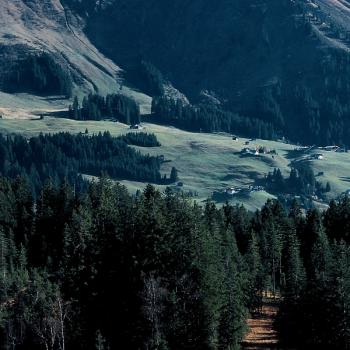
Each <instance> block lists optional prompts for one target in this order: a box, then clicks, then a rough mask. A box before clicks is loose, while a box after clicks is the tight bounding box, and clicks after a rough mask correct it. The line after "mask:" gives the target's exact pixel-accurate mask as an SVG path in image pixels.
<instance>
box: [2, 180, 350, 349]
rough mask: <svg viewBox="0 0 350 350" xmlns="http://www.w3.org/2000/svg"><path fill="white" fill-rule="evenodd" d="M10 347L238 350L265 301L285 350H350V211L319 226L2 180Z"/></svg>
mask: <svg viewBox="0 0 350 350" xmlns="http://www.w3.org/2000/svg"><path fill="white" fill-rule="evenodd" d="M0 208H1V210H0V213H1V216H0V252H1V254H0V268H1V274H0V327H1V337H0V339H1V340H0V341H1V349H29V348H30V349H34V348H35V349H52V350H55V349H164V350H165V349H198V350H199V349H218V350H219V349H222V350H227V349H239V348H240V342H241V340H242V337H243V336H244V334H245V332H246V326H245V321H246V318H247V317H248V314H249V313H251V312H256V311H258V310H259V308H260V306H261V303H262V295H263V292H264V291H270V292H271V293H273V294H276V295H281V299H280V300H281V308H280V313H279V315H278V318H277V325H276V326H277V328H278V330H279V333H280V338H281V340H282V342H283V345H286V346H293V347H295V348H297V349H310V348H315V347H317V348H327V349H330V348H332V349H339V350H340V349H341V350H344V349H347V348H348V347H349V344H350V337H349V322H350V300H349V295H350V269H349V266H350V265H349V259H350V249H349V242H350V226H349V223H348V217H349V215H350V199H349V198H348V197H344V198H343V199H342V200H341V201H340V202H339V203H337V202H332V203H331V205H330V208H329V209H328V210H327V211H326V212H325V213H324V214H321V213H320V212H318V211H317V210H310V211H309V212H307V213H306V214H303V213H302V211H301V209H300V207H299V206H298V203H297V202H295V203H294V204H293V206H292V208H291V209H290V210H289V211H286V210H285V209H284V208H283V207H282V206H281V204H280V203H279V202H278V201H272V200H270V201H268V202H267V203H266V204H265V206H264V207H263V208H262V209H261V210H260V211H257V212H255V213H250V212H248V211H246V210H245V209H244V208H243V207H241V206H231V205H228V204H226V205H224V206H223V207H222V208H217V207H216V206H215V205H214V204H213V203H211V202H207V203H206V204H204V205H203V206H199V205H198V204H196V203H193V202H191V201H189V200H187V199H185V198H183V197H182V196H181V195H176V194H174V193H173V192H172V191H171V190H167V191H165V192H164V193H160V192H158V191H157V190H155V188H154V187H152V186H151V185H149V186H147V188H146V189H145V190H144V192H143V193H139V194H137V195H136V196H131V195H130V194H129V193H128V192H127V190H126V189H125V188H124V187H123V186H121V185H118V184H115V185H113V184H111V183H110V182H109V180H107V179H106V178H102V179H101V180H100V182H98V183H92V184H90V185H89V186H88V188H87V190H86V191H84V192H83V193H80V194H78V193H77V192H76V191H74V190H73V188H72V187H71V186H70V185H69V184H68V183H66V182H65V183H62V184H61V185H60V186H55V185H54V184H53V183H52V182H51V181H47V182H46V183H45V185H44V186H43V187H42V189H41V191H40V195H39V196H38V198H37V199H36V200H34V199H33V198H32V195H31V188H30V184H29V183H27V181H26V180H25V179H24V178H21V177H18V178H16V179H15V180H8V179H6V178H0Z"/></svg>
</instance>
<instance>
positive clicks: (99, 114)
mask: <svg viewBox="0 0 350 350" xmlns="http://www.w3.org/2000/svg"><path fill="white" fill-rule="evenodd" d="M68 117H69V118H71V119H75V120H103V119H113V120H116V121H119V122H121V123H125V124H129V125H130V124H139V123H140V107H139V106H138V104H137V103H136V102H135V101H134V100H133V99H132V98H129V97H127V96H124V95H121V94H110V95H107V96H106V97H103V96H100V95H98V94H89V95H88V96H85V97H84V98H83V100H82V103H81V105H80V103H79V100H78V98H77V97H76V96H75V98H74V101H73V104H72V105H70V106H69V109H68Z"/></svg>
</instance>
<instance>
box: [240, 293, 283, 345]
mask: <svg viewBox="0 0 350 350" xmlns="http://www.w3.org/2000/svg"><path fill="white" fill-rule="evenodd" d="M277 312H278V305H277V303H276V302H275V301H273V299H271V300H268V301H266V302H265V303H264V305H263V307H262V310H261V313H259V314H256V315H253V316H252V317H251V318H249V319H248V320H247V324H248V327H249V330H248V333H247V334H246V336H245V338H244V340H243V342H242V348H243V349H245V350H269V349H278V337H277V332H276V330H275V329H274V326H273V323H274V320H275V318H276V315H277Z"/></svg>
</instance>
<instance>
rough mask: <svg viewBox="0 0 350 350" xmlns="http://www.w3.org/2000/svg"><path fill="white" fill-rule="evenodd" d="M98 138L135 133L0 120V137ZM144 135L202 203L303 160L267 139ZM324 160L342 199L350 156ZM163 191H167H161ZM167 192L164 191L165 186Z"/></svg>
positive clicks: (157, 130) (95, 125) (257, 202)
mask: <svg viewBox="0 0 350 350" xmlns="http://www.w3.org/2000/svg"><path fill="white" fill-rule="evenodd" d="M86 128H87V129H88V131H89V133H90V134H91V133H98V132H103V131H105V130H108V131H110V133H111V134H112V135H114V136H118V135H121V134H123V133H127V132H130V129H129V128H128V127H127V126H126V125H124V124H120V123H115V122H108V121H103V122H101V121H100V122H98V121H73V120H68V119H59V118H51V117H45V119H43V120H10V119H3V120H0V132H2V133H21V134H23V135H25V136H32V135H37V134H38V133H40V132H42V133H55V132H59V131H67V132H72V133H79V132H85V129H86ZM142 131H144V132H149V133H154V134H155V135H156V136H157V138H158V140H159V141H160V142H161V144H162V146H161V147H157V148H139V149H140V151H141V152H144V153H150V154H154V155H164V157H165V159H166V160H168V161H169V162H166V163H164V164H163V166H162V169H161V171H162V173H167V174H169V173H170V170H171V167H173V166H175V167H176V168H177V169H178V171H179V177H180V181H182V182H183V184H184V186H183V188H182V189H183V190H184V191H185V192H188V191H192V192H196V193H198V196H196V197H195V199H196V200H197V201H198V202H202V201H204V200H206V199H207V198H209V197H211V196H212V193H213V192H214V191H220V190H224V189H225V188H227V187H234V186H238V187H242V188H244V187H247V186H248V185H254V184H256V183H259V180H262V179H263V178H264V177H265V176H266V174H267V173H268V172H269V171H271V170H273V168H275V167H278V168H280V169H281V170H282V171H283V173H284V174H285V175H286V174H288V173H289V170H290V168H289V165H290V162H291V161H292V160H294V159H300V158H301V155H300V154H298V155H294V156H293V150H294V149H295V148H296V146H294V145H290V144H285V143H282V142H273V141H265V140H255V141H251V142H250V144H249V146H246V145H245V143H246V142H247V141H248V140H247V139H244V138H239V139H238V140H237V141H233V140H232V137H231V136H230V135H227V134H205V133H191V132H186V131H183V130H179V129H176V128H172V127H166V126H159V125H154V124H147V123H146V124H144V129H143V130H142ZM257 146H265V147H267V148H269V149H271V150H272V149H274V150H275V151H276V152H277V155H275V156H274V158H273V157H272V155H260V156H254V155H252V156H249V157H242V156H241V154H240V151H241V150H242V148H244V147H250V148H255V147H257ZM323 154H324V159H323V160H312V161H310V163H311V164H312V166H313V168H314V171H315V174H318V173H319V172H323V173H324V175H322V176H320V177H318V180H319V181H321V182H322V183H324V184H325V183H326V182H327V181H329V182H330V183H331V187H332V192H331V193H330V194H329V199H330V198H335V197H337V196H339V195H340V194H341V193H342V192H344V191H346V190H347V189H349V188H350V174H349V173H350V153H336V152H323ZM121 182H122V183H123V184H125V185H126V186H127V187H128V188H129V189H130V190H131V191H132V192H134V191H136V190H137V189H142V188H143V187H144V186H145V184H143V183H137V182H131V181H121ZM159 187H160V188H162V186H159ZM163 188H164V186H163ZM272 197H273V196H272V195H270V194H268V193H266V192H265V191H260V192H254V193H251V194H250V195H245V196H240V197H235V196H234V197H232V202H239V203H243V204H244V205H246V207H247V208H249V209H252V210H253V209H256V208H259V207H261V206H262V205H263V204H264V203H265V202H266V200H267V199H268V198H272Z"/></svg>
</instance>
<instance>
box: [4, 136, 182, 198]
mask: <svg viewBox="0 0 350 350" xmlns="http://www.w3.org/2000/svg"><path fill="white" fill-rule="evenodd" d="M129 144H130V145H136V146H142V147H156V146H159V145H160V144H159V142H158V140H157V138H156V137H155V136H154V135H152V134H146V133H137V134H136V133H128V134H126V135H124V136H120V137H113V136H111V134H110V133H108V132H105V133H103V134H102V133H100V134H97V135H89V134H78V135H72V134H69V133H58V134H53V135H50V134H45V135H39V136H37V137H31V138H30V139H26V138H25V137H23V136H20V135H13V136H6V137H5V136H2V135H1V134H0V173H1V174H2V175H4V176H7V177H10V178H15V177H17V176H19V175H21V176H24V177H26V178H28V179H29V182H30V185H31V187H32V189H33V191H34V192H35V193H38V192H39V191H40V189H41V187H42V186H43V184H44V182H45V180H46V179H47V178H49V177H50V178H51V180H52V181H53V183H54V184H56V185H57V184H59V183H60V182H61V180H62V179H67V181H69V182H70V183H72V184H74V186H76V190H81V189H83V188H84V187H85V185H86V184H85V181H84V180H83V179H82V175H90V176H100V175H101V174H107V175H108V176H110V177H111V178H114V179H127V180H135V181H145V182H150V183H158V184H168V183H171V182H174V181H176V179H175V178H173V177H172V176H171V174H169V177H167V176H166V174H164V175H161V173H160V166H161V163H162V159H161V157H154V156H149V155H143V154H141V153H140V152H138V151H136V150H135V149H134V148H132V147H129V146H128V145H129Z"/></svg>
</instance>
